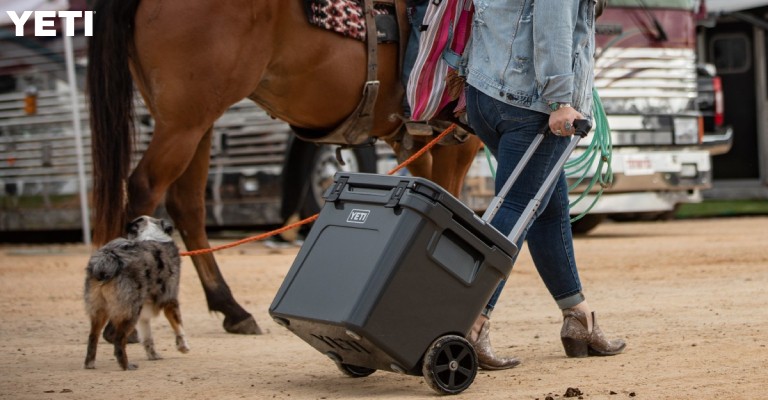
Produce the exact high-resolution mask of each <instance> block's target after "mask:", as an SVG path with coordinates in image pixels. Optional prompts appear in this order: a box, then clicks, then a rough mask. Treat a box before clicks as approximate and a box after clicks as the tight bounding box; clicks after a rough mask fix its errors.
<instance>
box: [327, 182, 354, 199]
mask: <svg viewBox="0 0 768 400" xmlns="http://www.w3.org/2000/svg"><path fill="white" fill-rule="evenodd" d="M348 180H349V177H348V176H342V177H340V178H339V180H338V181H336V183H334V184H333V186H332V187H331V190H330V191H329V192H328V196H326V197H325V201H333V202H335V201H336V200H338V199H339V196H341V192H343V191H344V187H345V186H347V181H348Z"/></svg>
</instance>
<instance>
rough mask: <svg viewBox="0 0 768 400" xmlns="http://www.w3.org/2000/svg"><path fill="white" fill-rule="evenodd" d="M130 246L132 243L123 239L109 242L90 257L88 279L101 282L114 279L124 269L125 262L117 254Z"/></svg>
mask: <svg viewBox="0 0 768 400" xmlns="http://www.w3.org/2000/svg"><path fill="white" fill-rule="evenodd" d="M132 245H133V243H131V242H130V241H128V240H126V239H123V238H118V239H115V240H113V241H111V242H109V243H108V244H106V245H105V246H104V247H102V248H101V249H99V250H98V251H97V252H96V253H94V254H93V256H91V259H90V260H89V261H88V267H87V268H86V273H87V274H88V276H89V277H90V278H93V279H96V280H97V281H101V282H103V281H108V280H110V279H112V278H114V277H116V276H117V275H118V274H119V273H120V271H122V269H123V267H125V261H124V260H123V257H122V256H121V254H119V253H121V250H125V248H126V247H131V246H132Z"/></svg>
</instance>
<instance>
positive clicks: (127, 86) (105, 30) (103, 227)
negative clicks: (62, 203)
mask: <svg viewBox="0 0 768 400" xmlns="http://www.w3.org/2000/svg"><path fill="white" fill-rule="evenodd" d="M139 1H140V0H119V1H118V0H96V2H95V4H94V7H93V10H94V12H95V15H94V29H93V30H94V35H93V36H92V37H91V38H90V40H89V44H88V70H87V78H86V87H87V91H88V101H89V105H90V126H91V159H92V170H93V193H92V196H93V208H94V217H93V219H94V221H95V224H94V242H95V243H96V244H103V243H106V242H107V241H109V240H110V239H113V238H115V237H117V236H120V234H121V233H122V231H123V228H124V226H125V222H126V215H125V203H126V195H125V189H124V186H125V183H126V179H127V177H128V174H129V172H130V167H131V153H132V150H133V143H134V138H133V118H134V117H133V94H134V88H133V79H132V78H131V71H130V68H129V66H128V61H129V58H130V57H131V53H132V52H133V48H134V47H133V27H134V19H135V15H136V9H137V8H138V5H139Z"/></svg>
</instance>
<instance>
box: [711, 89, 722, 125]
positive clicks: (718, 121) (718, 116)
mask: <svg viewBox="0 0 768 400" xmlns="http://www.w3.org/2000/svg"><path fill="white" fill-rule="evenodd" d="M712 88H713V89H714V91H715V126H716V127H720V126H722V125H723V122H725V121H724V119H725V116H724V115H723V114H724V112H723V103H724V101H723V84H722V82H721V81H720V77H719V76H716V77H714V78H712Z"/></svg>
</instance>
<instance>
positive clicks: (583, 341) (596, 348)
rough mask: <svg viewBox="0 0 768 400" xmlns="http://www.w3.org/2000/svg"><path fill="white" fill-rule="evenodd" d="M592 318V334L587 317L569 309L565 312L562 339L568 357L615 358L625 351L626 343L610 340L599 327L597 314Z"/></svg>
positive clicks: (561, 332)
mask: <svg viewBox="0 0 768 400" xmlns="http://www.w3.org/2000/svg"><path fill="white" fill-rule="evenodd" d="M590 318H592V332H589V331H588V329H587V315H586V314H584V312H582V311H579V310H576V309H573V308H569V309H566V310H563V329H562V330H561V331H560V338H561V339H562V341H563V348H564V349H565V354H566V355H567V356H568V357H587V356H613V355H616V354H619V353H621V352H622V351H624V347H626V343H624V341H623V340H621V339H613V340H608V339H607V338H606V337H605V335H604V334H603V331H602V330H600V327H599V326H598V325H597V320H596V319H595V313H594V312H593V313H592V314H591V315H590Z"/></svg>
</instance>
